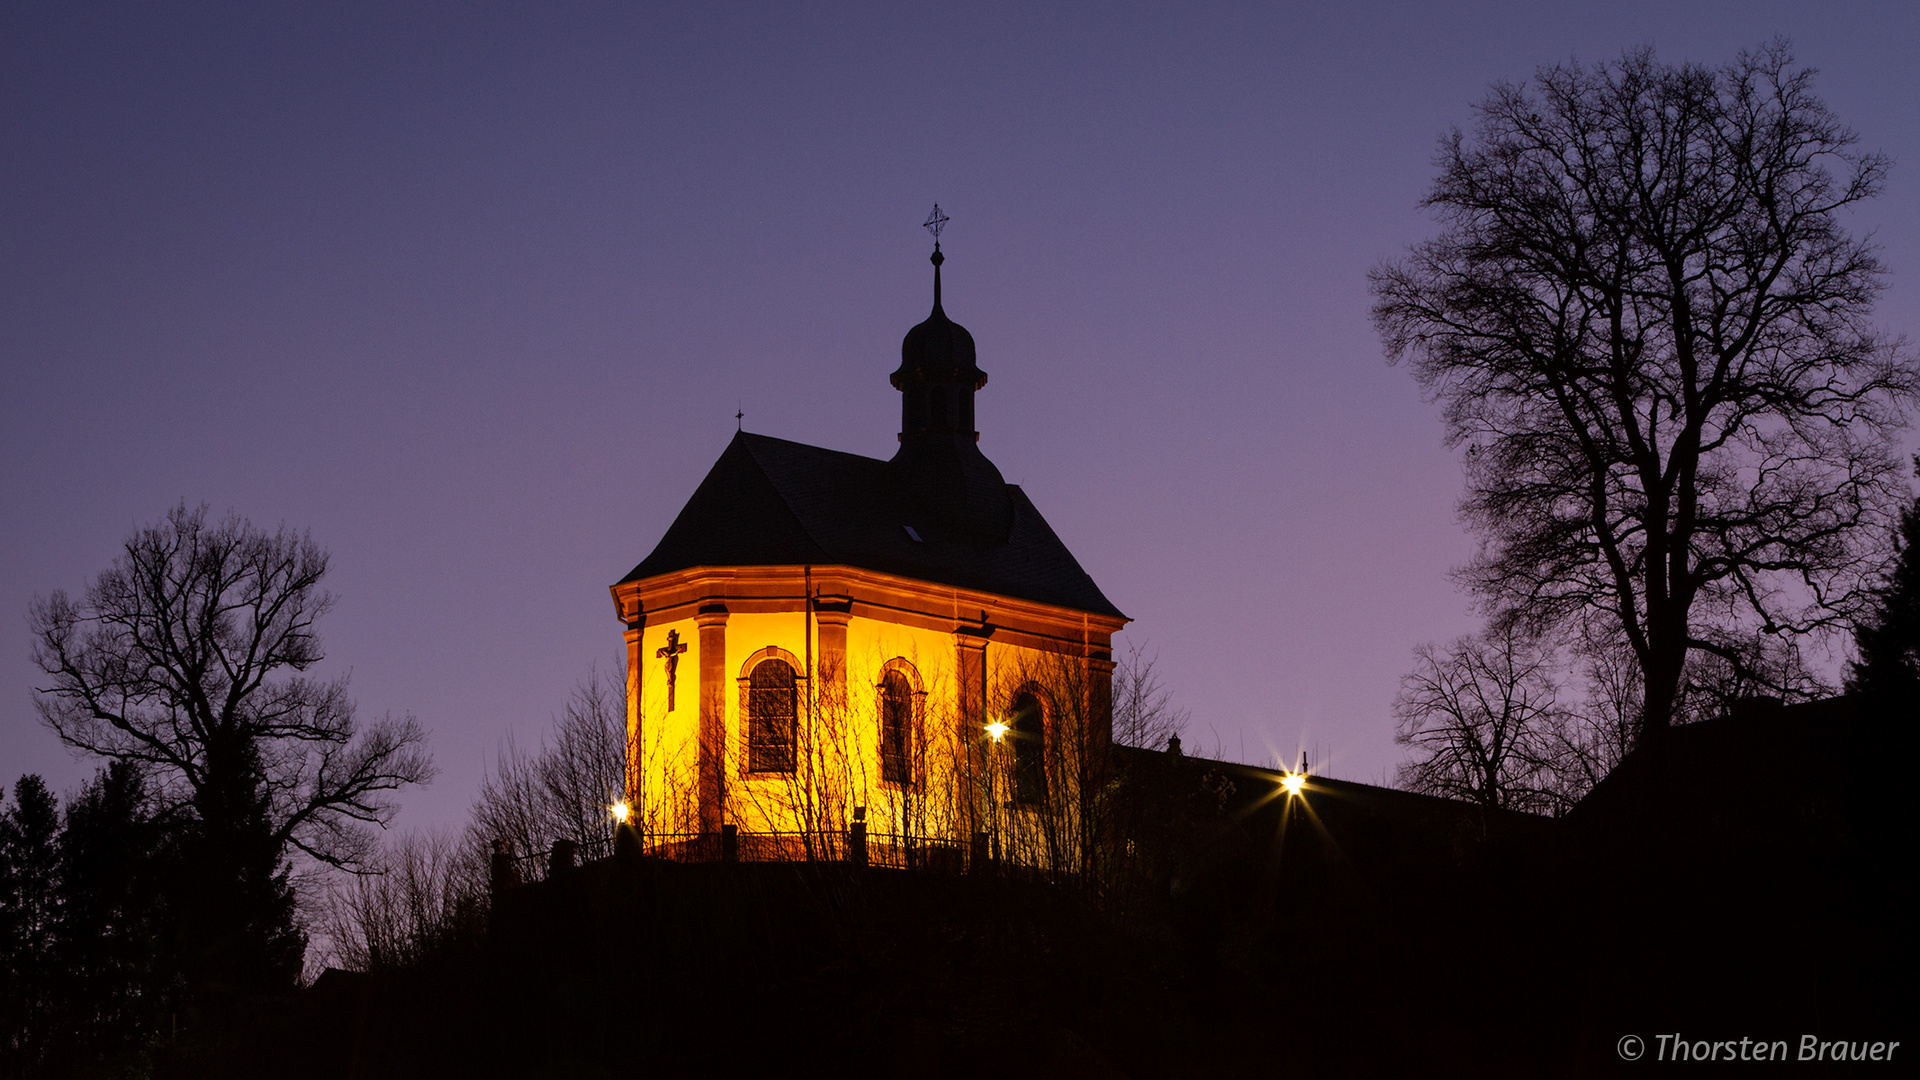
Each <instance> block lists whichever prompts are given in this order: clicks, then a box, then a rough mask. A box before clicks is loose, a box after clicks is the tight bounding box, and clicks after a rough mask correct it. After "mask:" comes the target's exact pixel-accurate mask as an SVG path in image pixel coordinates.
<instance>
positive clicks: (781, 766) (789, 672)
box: [747, 660, 800, 772]
mask: <svg viewBox="0 0 1920 1080" xmlns="http://www.w3.org/2000/svg"><path fill="white" fill-rule="evenodd" d="M799 717H800V695H799V693H798V691H797V690H796V688H795V680H794V677H793V665H791V664H789V663H787V662H786V661H785V660H762V661H761V662H760V663H759V664H757V665H755V666H754V669H753V675H752V677H751V678H750V679H749V680H748V686H747V771H748V772H792V771H793V746H794V729H795V727H796V726H797V724H798V721H799Z"/></svg>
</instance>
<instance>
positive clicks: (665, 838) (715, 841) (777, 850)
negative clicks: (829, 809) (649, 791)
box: [494, 825, 987, 887]
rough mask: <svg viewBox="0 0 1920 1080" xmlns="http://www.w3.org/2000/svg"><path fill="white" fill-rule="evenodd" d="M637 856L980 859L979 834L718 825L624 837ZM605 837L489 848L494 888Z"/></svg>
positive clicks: (898, 863)
mask: <svg viewBox="0 0 1920 1080" xmlns="http://www.w3.org/2000/svg"><path fill="white" fill-rule="evenodd" d="M630 835H631V836H632V837H633V840H634V842H635V848H636V849H637V852H638V854H640V855H642V856H644V857H646V858H653V859H663V860H666V861H668V862H681V863H706V862H753V863H801V862H826V863H853V864H858V865H863V866H874V867H880V868H882V869H890V870H916V871H924V872H927V873H935V874H952V875H957V874H967V873H973V872H976V871H977V870H978V869H980V868H981V866H980V864H981V863H983V862H984V861H985V860H986V857H987V856H986V845H985V844H983V843H982V842H981V841H982V840H983V839H984V835H983V836H981V837H976V838H975V839H974V840H973V842H972V843H969V842H968V841H965V840H955V839H952V838H949V837H935V836H915V835H913V834H910V833H868V832H866V831H865V830H864V829H863V828H859V827H855V828H852V829H848V830H846V831H845V832H838V831H834V832H827V831H821V832H746V831H743V830H738V829H735V828H734V827H733V826H731V825H729V826H725V827H723V828H722V829H721V830H720V831H718V832H674V833H634V834H630ZM616 846H617V845H616V842H615V839H614V838H613V837H599V838H595V839H592V840H587V841H584V842H581V841H571V840H556V841H555V842H554V844H553V846H552V847H550V848H548V849H547V850H545V851H534V852H529V853H527V854H525V855H515V854H513V853H512V852H510V851H502V850H497V851H496V854H495V856H494V877H495V885H496V887H499V886H506V885H515V884H520V883H524V882H532V881H544V880H546V879H548V878H551V877H554V876H556V875H558V874H561V873H564V872H565V871H567V870H570V869H572V868H574V867H577V866H582V865H585V864H586V863H590V862H596V861H598V860H600V859H605V858H608V857H610V856H612V855H613V853H614V850H615V848H616Z"/></svg>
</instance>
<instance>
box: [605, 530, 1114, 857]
mask: <svg viewBox="0 0 1920 1080" xmlns="http://www.w3.org/2000/svg"><path fill="white" fill-rule="evenodd" d="M614 597H615V601H616V603H617V604H618V605H619V607H620V613H621V617H622V619H623V620H624V621H625V622H626V623H627V626H628V632H627V635H626V636H627V644H628V667H629V683H628V691H629V693H628V731H629V740H628V741H629V751H628V759H629V760H628V788H629V791H628V800H629V802H630V803H631V804H632V806H633V807H634V808H635V810H636V812H637V822H636V823H637V824H638V825H639V827H640V828H641V829H642V831H643V832H645V833H649V834H674V833H689V832H710V831H714V830H717V829H718V828H719V827H720V826H721V825H722V824H729V823H730V824H733V825H736V826H737V827H738V828H739V829H740V830H741V831H743V832H750V833H768V832H778V833H807V834H816V835H818V836H825V837H832V836H838V835H843V834H844V830H845V828H846V826H847V824H848V823H849V822H850V821H851V820H852V819H853V816H854V812H855V809H856V808H864V812H865V819H866V821H867V822H868V827H869V829H870V830H871V831H872V833H873V834H874V835H875V836H876V837H879V836H884V835H886V834H891V833H908V834H912V835H916V836H937V837H950V838H956V839H958V838H962V837H965V836H968V835H970V834H971V833H972V832H973V831H974V830H975V829H978V828H982V827H993V826H994V820H993V817H994V815H995V814H996V813H1002V814H1004V813H1006V812H1008V811H1009V810H1010V807H1009V806H1008V803H1007V799H1006V798H1005V796H1006V794H1007V791H1008V790H1009V789H1008V787H1007V783H1008V781H1007V779H1006V776H1005V773H1006V768H1007V763H1008V760H1010V758H1009V752H1008V751H1007V750H1006V748H1005V747H1004V746H1001V747H997V748H996V747H995V746H994V744H993V743H992V742H991V740H990V739H989V738H988V736H987V734H986V732H985V726H986V724H988V723H989V722H991V721H993V720H995V719H998V718H1001V717H1002V716H1003V714H1004V711H1005V710H1006V708H1007V706H1008V705H1009V704H1010V703H1011V701H1012V699H1013V697H1014V695H1015V694H1016V693H1017V692H1018V691H1019V690H1020V689H1021V688H1023V687H1025V688H1028V689H1029V690H1033V691H1036V692H1037V694H1038V696H1040V697H1042V698H1044V699H1045V700H1046V706H1045V708H1044V712H1045V713H1046V715H1047V727H1048V740H1049V747H1048V755H1049V761H1053V760H1054V759H1056V758H1057V759H1058V764H1059V765H1060V766H1061V770H1062V775H1066V774H1067V773H1071V772H1073V771H1074V768H1075V767H1077V765H1076V763H1077V761H1078V758H1077V757H1076V755H1080V756H1084V755H1086V754H1088V753H1103V752H1104V746H1105V742H1106V740H1107V739H1108V738H1110V733H1111V717H1110V715H1109V714H1108V712H1107V700H1106V695H1107V692H1108V683H1109V676H1110V672H1111V670H1112V665H1111V662H1110V655H1111V640H1112V634H1113V633H1114V631H1116V630H1118V629H1119V628H1120V627H1121V625H1123V621H1122V620H1120V619H1117V618H1112V617H1105V616H1091V615H1088V614H1086V613H1082V612H1076V611H1071V610H1068V609H1064V608H1056V607H1050V606H1047V605H1043V604H1035V603H1031V602H1027V601H1019V600H1013V599H1010V598H1007V597H999V596H994V595H992V594H986V593H978V592H971V591H968V590H962V589H954V588H951V587H946V586H936V585H930V584H928V583H925V582H918V581H913V580H910V579H904V578H899V577H894V576H892V575H885V574H879V573H874V572H871V571H863V570H856V569H850V568H845V567H825V568H821V567H812V568H807V567H735V568H718V569H716V568H702V569H694V570H688V571H681V572H677V573H674V574H669V575H663V576H661V577H659V578H652V579H648V580H645V581H640V582H633V583H628V584H624V585H620V586H616V587H615V589H614ZM670 642H672V643H673V645H674V647H676V648H677V649H679V650H683V651H677V652H675V653H674V654H673V655H674V656H675V658H676V660H677V664H676V666H675V669H674V673H673V675H672V680H671V698H672V707H671V708H669V677H668V670H667V660H666V658H665V655H664V650H667V649H668V648H669V643H670ZM767 656H777V657H780V658H783V659H788V660H789V662H791V663H792V665H793V667H794V668H795V671H796V675H797V676H798V678H797V680H796V684H797V689H798V693H797V714H798V716H797V728H798V739H797V745H796V747H795V751H794V755H793V756H794V762H793V768H792V769H791V770H787V771H774V772H767V771H762V772H754V771H751V770H750V769H749V767H748V764H749V756H748V746H747V729H748V726H749V724H748V719H749V718H748V693H747V680H748V678H749V676H750V673H751V670H752V668H753V666H754V665H755V663H757V662H758V661H759V660H761V659H764V658H766V657H767ZM889 668H892V669H896V670H899V671H901V672H902V674H903V675H905V676H906V677H907V678H908V680H909V682H910V684H911V685H912V687H913V689H914V690H915V691H916V693H915V694H914V695H913V710H912V732H913V737H912V738H911V739H910V740H909V742H908V746H909V748H910V751H909V754H908V760H909V763H910V769H909V772H910V775H911V782H909V783H904V784H897V783H892V782H889V781H886V780H884V779H883V778H882V776H881V745H880V744H881V715H882V706H881V690H880V684H881V682H882V679H883V677H884V675H885V673H886V671H887V670H889ZM994 784H997V785H998V787H997V789H996V793H995V794H994V795H993V796H992V797H989V793H988V790H987V788H988V786H989V785H994Z"/></svg>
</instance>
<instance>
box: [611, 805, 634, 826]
mask: <svg viewBox="0 0 1920 1080" xmlns="http://www.w3.org/2000/svg"><path fill="white" fill-rule="evenodd" d="M611 809H612V810H613V820H615V821H617V822H619V823H620V824H622V825H625V824H626V823H627V819H628V818H630V817H632V816H633V807H631V806H628V805H627V804H626V800H624V799H623V800H621V801H620V802H617V803H614V804H613V806H612V807H611Z"/></svg>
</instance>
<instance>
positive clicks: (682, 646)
mask: <svg viewBox="0 0 1920 1080" xmlns="http://www.w3.org/2000/svg"><path fill="white" fill-rule="evenodd" d="M686 651H687V646H686V643H685V642H683V641H681V640H680V631H678V630H669V631H667V643H666V644H665V645H663V646H661V647H660V648H658V649H656V650H654V654H653V655H655V656H657V657H659V658H661V659H662V660H665V661H666V662H667V711H668V712H672V711H673V676H674V673H675V672H677V671H679V670H680V654H681V653H683V652H686Z"/></svg>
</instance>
